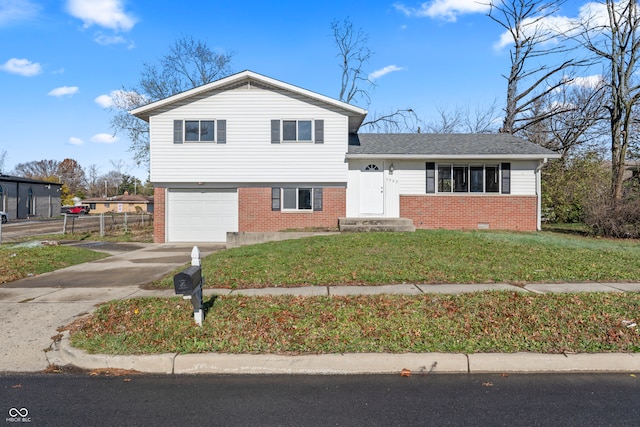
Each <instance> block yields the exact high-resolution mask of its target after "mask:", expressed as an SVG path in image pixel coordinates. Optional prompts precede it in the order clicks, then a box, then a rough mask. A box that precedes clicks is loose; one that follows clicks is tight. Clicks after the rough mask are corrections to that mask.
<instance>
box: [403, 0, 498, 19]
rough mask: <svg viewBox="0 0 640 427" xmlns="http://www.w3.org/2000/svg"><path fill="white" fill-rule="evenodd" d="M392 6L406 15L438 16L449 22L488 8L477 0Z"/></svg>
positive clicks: (446, 0) (447, 0)
mask: <svg viewBox="0 0 640 427" xmlns="http://www.w3.org/2000/svg"><path fill="white" fill-rule="evenodd" d="M393 6H394V7H395V8H396V10H398V11H400V12H402V13H404V14H405V15H407V16H415V17H418V18H440V19H444V20H447V21H451V22H455V21H456V20H457V19H458V16H459V15H464V14H467V13H485V12H486V11H488V10H489V6H488V5H486V4H483V2H479V1H477V0H431V1H427V2H424V3H422V4H421V5H420V6H419V7H409V6H405V5H404V4H402V3H395V4H394V5H393Z"/></svg>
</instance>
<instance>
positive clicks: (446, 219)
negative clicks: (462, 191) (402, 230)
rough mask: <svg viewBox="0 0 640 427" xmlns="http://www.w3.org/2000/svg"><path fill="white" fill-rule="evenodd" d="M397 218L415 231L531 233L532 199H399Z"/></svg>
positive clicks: (534, 216) (534, 219)
mask: <svg viewBox="0 0 640 427" xmlns="http://www.w3.org/2000/svg"><path fill="white" fill-rule="evenodd" d="M400 216H401V217H402V218H410V219H412V220H413V224H414V225H415V226H416V228H446V229H454V230H457V229H477V228H478V224H488V225H489V228H490V229H498V230H519V231H535V230H536V229H537V197H536V196H508V195H495V196H488V195H482V196H476V195H473V196H471V195H424V196H400Z"/></svg>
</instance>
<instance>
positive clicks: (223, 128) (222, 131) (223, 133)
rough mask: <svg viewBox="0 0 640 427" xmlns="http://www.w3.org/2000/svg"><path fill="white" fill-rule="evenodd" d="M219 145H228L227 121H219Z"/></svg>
mask: <svg viewBox="0 0 640 427" xmlns="http://www.w3.org/2000/svg"><path fill="white" fill-rule="evenodd" d="M217 124H218V135H217V136H218V141H217V142H218V144H226V143H227V121H226V120H218V123H217Z"/></svg>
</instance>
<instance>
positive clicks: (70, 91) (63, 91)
mask: <svg viewBox="0 0 640 427" xmlns="http://www.w3.org/2000/svg"><path fill="white" fill-rule="evenodd" d="M78 90H79V88H78V86H62V87H57V88H55V89H53V90H52V91H51V92H49V93H48V94H47V95H50V96H58V97H60V96H65V95H74V94H76V93H78Z"/></svg>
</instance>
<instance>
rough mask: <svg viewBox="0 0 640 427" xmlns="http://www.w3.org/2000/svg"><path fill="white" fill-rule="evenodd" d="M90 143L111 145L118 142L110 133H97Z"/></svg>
mask: <svg viewBox="0 0 640 427" xmlns="http://www.w3.org/2000/svg"><path fill="white" fill-rule="evenodd" d="M91 141H92V142H97V143H100V144H113V143H114V142H117V141H118V137H117V136H115V135H111V134H110V133H98V134H96V135H93V136H92V137H91Z"/></svg>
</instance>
